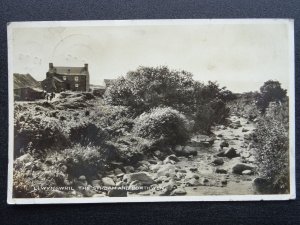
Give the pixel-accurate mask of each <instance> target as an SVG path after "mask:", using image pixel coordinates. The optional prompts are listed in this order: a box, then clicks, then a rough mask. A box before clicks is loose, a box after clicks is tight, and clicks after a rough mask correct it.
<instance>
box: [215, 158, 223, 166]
mask: <svg viewBox="0 0 300 225" xmlns="http://www.w3.org/2000/svg"><path fill="white" fill-rule="evenodd" d="M212 163H213V164H215V165H216V166H220V165H223V164H224V160H223V159H221V158H217V159H214V160H213V161H212Z"/></svg>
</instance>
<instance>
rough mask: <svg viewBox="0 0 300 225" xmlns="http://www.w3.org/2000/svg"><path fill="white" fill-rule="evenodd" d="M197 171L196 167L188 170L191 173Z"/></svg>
mask: <svg viewBox="0 0 300 225" xmlns="http://www.w3.org/2000/svg"><path fill="white" fill-rule="evenodd" d="M197 170H198V168H197V167H191V168H190V171H192V172H196V171H197Z"/></svg>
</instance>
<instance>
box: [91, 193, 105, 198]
mask: <svg viewBox="0 0 300 225" xmlns="http://www.w3.org/2000/svg"><path fill="white" fill-rule="evenodd" d="M92 197H93V198H102V197H106V194H105V193H101V194H94V195H93V196H92Z"/></svg>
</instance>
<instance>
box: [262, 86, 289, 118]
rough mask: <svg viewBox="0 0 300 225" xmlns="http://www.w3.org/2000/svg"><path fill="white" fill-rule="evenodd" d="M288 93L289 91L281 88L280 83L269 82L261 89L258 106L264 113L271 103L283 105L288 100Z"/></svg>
mask: <svg viewBox="0 0 300 225" xmlns="http://www.w3.org/2000/svg"><path fill="white" fill-rule="evenodd" d="M286 93H287V90H285V89H282V88H281V84H280V82H278V81H273V80H268V81H266V82H265V83H264V85H263V86H261V87H260V95H259V97H258V100H257V106H258V108H259V109H260V110H261V111H262V112H263V113H264V112H265V111H266V108H267V107H268V106H269V103H270V102H277V103H281V102H282V101H283V100H284V99H286V97H287V95H286Z"/></svg>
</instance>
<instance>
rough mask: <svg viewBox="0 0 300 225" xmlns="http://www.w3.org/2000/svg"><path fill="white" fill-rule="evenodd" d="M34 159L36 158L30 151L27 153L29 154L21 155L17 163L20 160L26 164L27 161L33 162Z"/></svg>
mask: <svg viewBox="0 0 300 225" xmlns="http://www.w3.org/2000/svg"><path fill="white" fill-rule="evenodd" d="M33 160H34V158H33V157H32V156H31V155H30V154H29V153H27V154H24V155H22V156H20V157H19V158H17V159H16V160H15V161H16V162H17V163H18V162H20V163H24V164H26V163H29V162H32V161H33Z"/></svg>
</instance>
